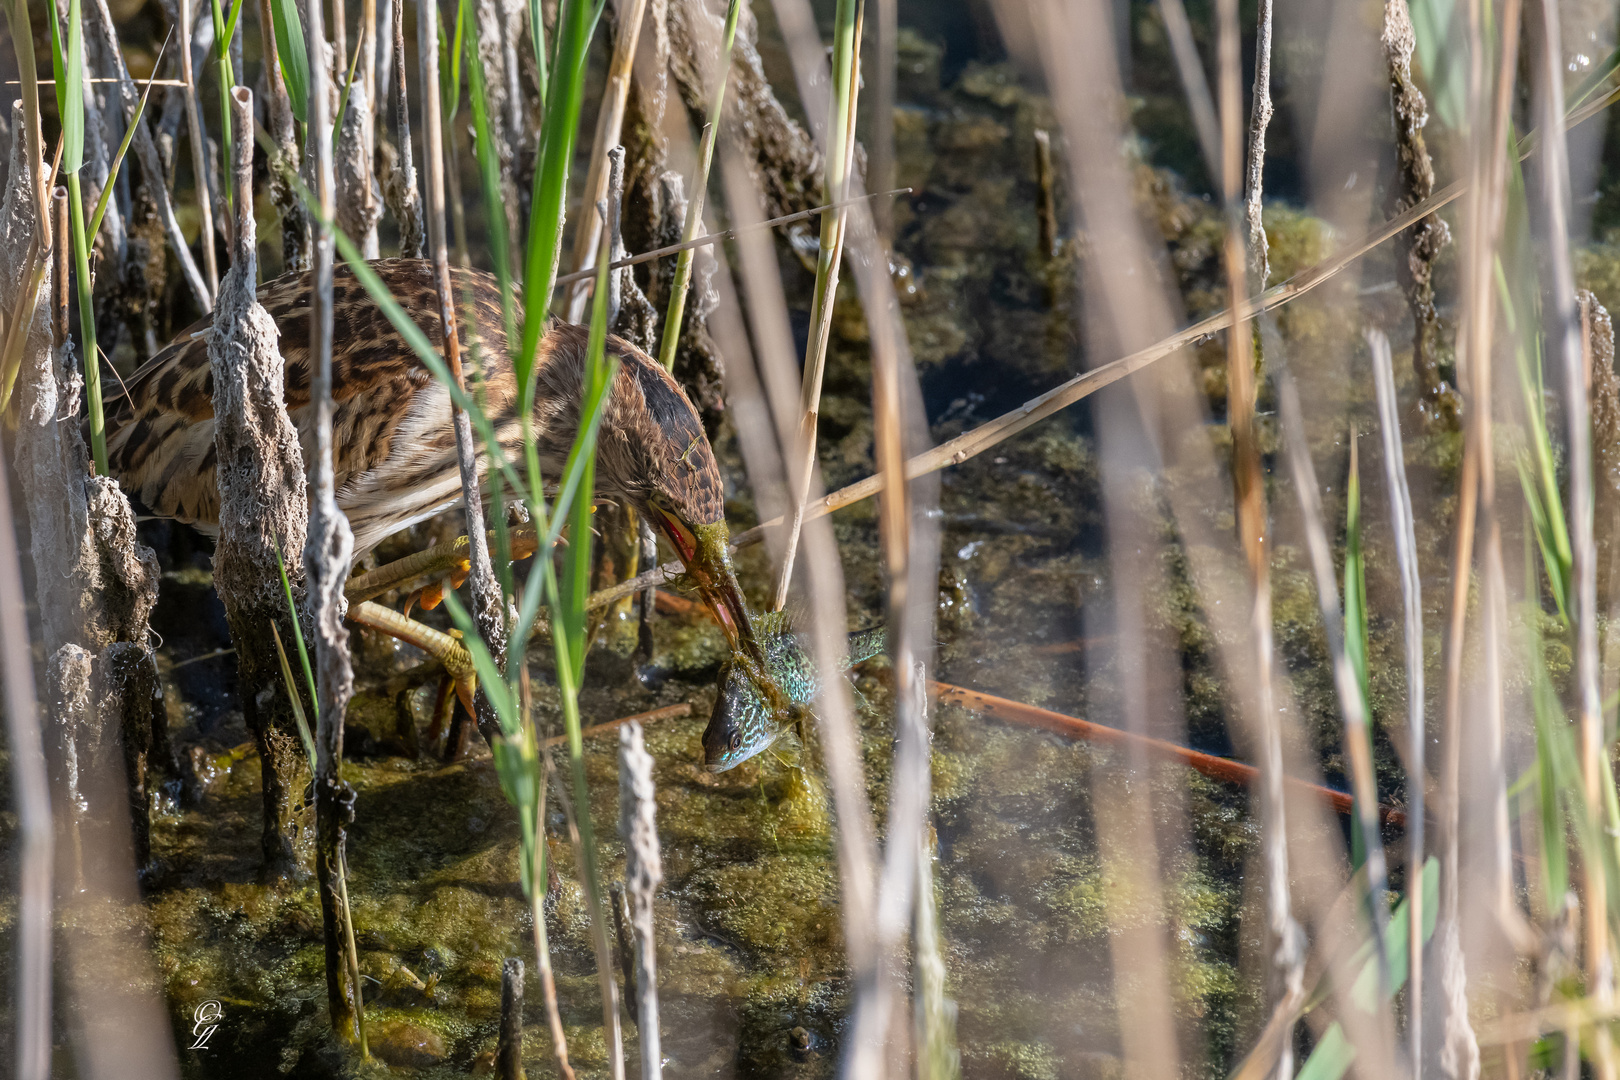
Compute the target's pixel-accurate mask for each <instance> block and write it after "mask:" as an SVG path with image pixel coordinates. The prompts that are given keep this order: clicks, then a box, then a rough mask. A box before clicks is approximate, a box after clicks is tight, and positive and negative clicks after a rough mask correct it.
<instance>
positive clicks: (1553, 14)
mask: <svg viewBox="0 0 1620 1080" xmlns="http://www.w3.org/2000/svg"><path fill="white" fill-rule="evenodd" d="M1536 6H1537V8H1538V9H1539V10H1540V14H1541V20H1540V23H1541V34H1540V38H1539V44H1540V46H1541V48H1540V50H1539V53H1540V55H1539V57H1537V58H1536V62H1534V63H1533V64H1532V67H1533V69H1534V70H1535V72H1536V74H1537V76H1538V78H1537V80H1536V82H1537V86H1536V90H1537V94H1536V97H1537V98H1538V99H1539V104H1540V113H1541V123H1542V127H1543V128H1544V129H1545V130H1546V131H1548V132H1549V133H1550V137H1548V138H1547V139H1546V140H1545V141H1544V145H1543V148H1542V153H1541V183H1540V185H1539V186H1540V187H1541V190H1542V193H1543V197H1544V199H1545V206H1544V208H1543V211H1542V213H1543V215H1544V217H1543V225H1544V227H1545V230H1546V238H1545V245H1546V246H1545V249H1544V250H1545V259H1546V265H1547V267H1548V270H1549V271H1550V276H1551V281H1550V282H1549V287H1548V294H1549V295H1548V300H1547V304H1546V314H1545V316H1544V319H1545V323H1546V329H1545V332H1546V335H1547V352H1548V353H1549V354H1550V355H1551V356H1552V357H1553V358H1554V359H1555V362H1557V363H1560V364H1561V365H1562V367H1563V375H1564V402H1563V405H1564V408H1563V413H1564V419H1565V421H1566V423H1568V425H1569V435H1568V438H1569V443H1568V447H1569V515H1568V521H1569V532H1570V547H1571V551H1572V554H1573V571H1574V582H1573V584H1574V590H1573V593H1574V595H1573V600H1574V604H1573V608H1574V610H1573V611H1572V612H1570V615H1571V620H1572V621H1573V623H1574V629H1575V675H1576V683H1577V700H1578V702H1579V707H1578V714H1579V718H1580V719H1579V726H1580V737H1579V753H1580V764H1581V780H1582V786H1583V794H1584V795H1585V799H1586V814H1587V819H1588V828H1589V829H1590V830H1591V835H1593V836H1601V835H1603V833H1604V831H1605V826H1606V809H1605V805H1604V794H1603V785H1604V783H1605V773H1606V772H1607V770H1606V768H1605V763H1604V760H1603V757H1604V755H1605V754H1607V753H1608V746H1607V739H1606V737H1605V734H1604V719H1603V695H1602V689H1601V686H1600V680H1601V678H1602V670H1601V661H1600V657H1599V654H1598V598H1597V592H1598V590H1597V539H1596V535H1595V529H1594V518H1595V504H1596V498H1595V494H1594V491H1595V480H1594V475H1593V472H1594V469H1593V465H1594V462H1593V450H1592V415H1591V412H1590V407H1589V399H1590V395H1589V393H1588V386H1589V383H1590V382H1591V378H1592V376H1591V373H1590V371H1589V369H1588V363H1587V362H1588V359H1589V356H1588V351H1587V349H1585V348H1583V335H1582V334H1581V332H1580V329H1579V327H1578V325H1577V318H1578V315H1577V312H1576V304H1575V301H1576V297H1575V273H1574V268H1573V266H1572V265H1571V263H1570V252H1569V198H1570V191H1569V149H1568V145H1567V142H1566V139H1565V138H1564V137H1562V136H1561V135H1560V134H1559V133H1558V128H1559V126H1560V120H1561V113H1562V111H1563V102H1564V74H1563V65H1564V60H1563V35H1562V30H1561V27H1560V25H1559V13H1558V8H1557V6H1556V5H1555V4H1552V3H1549V2H1547V0H1541V2H1540V3H1538V4H1537V5H1536ZM1582 850H1589V849H1586V848H1584V847H1583V849H1582ZM1599 850H1600V851H1601V845H1599ZM1585 878H1586V890H1587V895H1586V904H1585V906H1584V909H1583V914H1584V916H1585V923H1586V956H1585V960H1586V992H1587V994H1588V995H1589V996H1591V997H1592V998H1593V999H1594V1000H1595V1002H1596V1006H1597V1008H1598V1009H1599V1010H1603V1009H1607V1008H1609V1007H1610V1005H1611V1004H1612V1002H1613V1000H1614V961H1613V955H1612V951H1611V946H1610V943H1609V925H1608V918H1609V914H1608V902H1607V896H1606V884H1607V881H1606V878H1607V874H1606V872H1605V871H1604V869H1603V864H1602V862H1601V860H1600V861H1598V862H1597V863H1595V864H1593V865H1589V866H1588V867H1587V870H1586V875H1585ZM1592 1038H1593V1046H1594V1055H1593V1056H1594V1057H1595V1058H1596V1065H1597V1070H1598V1074H1599V1076H1600V1077H1602V1078H1604V1080H1613V1077H1614V1075H1615V1063H1614V1060H1613V1053H1614V1051H1613V1045H1612V1036H1611V1034H1610V1032H1609V1029H1608V1027H1607V1026H1606V1025H1602V1024H1600V1025H1598V1026H1597V1027H1596V1028H1594V1029H1593V1033H1592Z"/></svg>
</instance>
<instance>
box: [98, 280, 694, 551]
mask: <svg viewBox="0 0 1620 1080" xmlns="http://www.w3.org/2000/svg"><path fill="white" fill-rule="evenodd" d="M371 265H372V267H373V268H374V269H375V270H376V271H377V273H378V274H379V276H381V278H382V280H383V282H384V284H386V285H387V286H388V288H389V291H390V292H391V293H392V294H393V295H394V297H395V299H396V300H398V301H399V303H400V305H401V306H402V307H403V308H404V309H405V311H406V312H408V313H409V314H410V315H411V317H412V318H413V319H414V320H415V322H416V324H417V325H418V326H420V327H421V328H422V330H423V331H424V332H425V333H426V334H427V336H428V339H429V340H430V341H431V342H433V344H434V345H435V346H436V347H438V346H442V343H443V334H442V332H441V330H440V325H439V316H438V311H439V301H438V293H437V290H436V289H435V287H434V274H433V267H432V264H431V263H428V262H426V261H422V260H415V259H385V260H380V261H378V262H374V263H372V264H371ZM452 274H453V279H454V284H455V288H456V290H457V292H458V294H459V295H460V296H461V297H462V302H461V306H460V310H459V316H460V321H459V323H458V326H459V328H460V329H459V336H460V338H461V341H462V348H463V351H462V356H463V360H464V364H465V365H466V367H467V370H468V373H469V378H470V377H471V373H472V372H473V371H474V370H475V366H476V365H480V364H481V365H482V368H483V371H484V385H483V391H482V392H483V395H484V401H485V408H486V411H487V413H488V415H489V417H490V419H491V422H492V423H493V424H494V426H495V429H496V431H497V433H498V436H499V438H500V440H501V442H502V444H503V445H504V446H505V447H506V448H507V452H508V455H509V456H510V457H512V458H514V459H516V460H521V456H520V448H521V437H520V430H521V429H520V425H519V423H518V413H517V410H518V406H519V403H518V401H517V386H516V379H515V377H514V374H513V371H512V365H511V361H510V358H509V356H508V354H507V348H506V335H505V333H504V332H503V330H502V319H501V308H500V294H499V291H498V288H497V285H496V283H495V279H494V278H493V277H491V276H490V275H488V274H485V273H481V272H479V271H473V270H455V271H453V272H452ZM309 301H310V275H309V274H307V273H306V274H290V275H287V276H284V277H280V278H277V279H276V280H274V281H270V282H267V283H265V284H264V285H262V286H260V288H259V302H260V303H261V304H263V305H264V307H265V309H266V310H267V311H268V312H269V313H270V316H271V318H272V319H274V320H275V322H276V325H277V327H278V328H279V329H280V332H281V353H282V356H283V358H284V359H285V361H286V390H285V393H286V401H287V408H288V412H289V413H290V414H291V416H292V420H293V424H294V425H295V426H296V427H297V429H298V433H299V438H300V440H301V441H302V442H303V445H304V453H305V459H306V461H307V460H308V458H309V456H310V454H311V452H312V448H313V445H314V433H313V430H312V428H311V425H312V424H313V422H314V416H313V410H312V409H311V408H310V407H309V381H310V362H309V360H310V357H309V329H310V327H309V310H310V307H309ZM333 305H334V311H333V334H332V338H333V343H334V344H333V351H332V384H333V398H334V403H335V406H336V411H335V416H334V419H333V427H334V432H333V434H334V440H333V442H334V445H335V447H336V453H337V460H336V463H335V465H336V473H337V476H336V481H337V499H338V506H339V507H340V508H341V509H342V510H343V511H344V512H345V513H346V514H347V515H348V517H349V522H350V525H351V526H352V528H353V529H354V538H355V544H354V550H355V552H356V553H357V554H358V553H361V552H364V551H367V550H368V549H370V548H371V547H372V546H373V545H375V544H376V543H377V542H378V541H380V540H382V539H383V538H384V537H386V536H388V535H389V534H391V533H393V532H396V531H398V530H399V529H402V528H405V527H406V526H408V525H411V524H413V523H415V522H418V521H421V520H424V519H425V518H428V517H431V516H432V515H434V514H436V513H438V512H440V511H442V510H444V509H446V508H448V507H449V506H451V505H453V504H454V503H455V502H456V501H457V500H459V499H460V498H461V479H460V474H459V472H458V470H457V465H456V448H455V435H454V431H453V429H452V427H451V419H450V397H449V394H448V392H447V391H446V390H445V388H444V387H443V386H442V385H441V384H439V383H438V382H437V381H436V380H435V379H434V378H433V376H432V374H431V373H430V372H429V371H428V369H427V368H426V367H425V366H423V364H422V363H421V361H420V360H419V359H417V357H416V354H415V353H414V352H413V351H412V350H411V348H410V346H409V345H407V344H406V343H405V341H404V339H403V338H402V337H401V336H400V334H399V332H398V331H397V330H395V329H394V327H393V325H392V324H391V323H390V322H389V321H388V319H387V317H386V316H385V315H384V314H383V312H382V310H381V309H380V308H379V307H378V306H377V305H376V304H375V303H373V302H372V300H371V298H370V297H369V296H368V295H367V293H366V291H365V289H364V288H363V287H362V286H361V284H360V282H359V281H358V280H356V278H355V277H354V274H353V273H352V272H351V271H350V270H349V269H348V268H347V267H344V266H339V267H338V268H337V272H336V275H335V281H334V287H333ZM210 326H211V323H210V322H209V321H208V320H204V321H202V322H199V323H197V324H195V325H193V326H192V327H190V328H188V329H187V330H186V331H185V332H184V333H182V334H181V335H180V336H179V337H178V338H176V340H175V341H174V342H173V343H171V344H170V345H169V346H168V347H166V348H165V349H163V350H162V351H161V352H159V353H158V354H157V355H156V356H154V357H153V358H152V359H151V361H150V362H148V363H147V364H146V365H144V366H143V367H142V368H141V369H140V370H139V371H137V372H136V373H135V375H134V376H132V377H131V378H130V379H129V381H128V391H127V394H126V395H125V396H124V397H123V398H122V399H121V400H117V401H112V402H109V415H108V417H107V453H108V460H109V465H110V467H111V470H112V472H113V475H114V476H116V477H117V478H118V480H119V481H120V482H121V483H122V484H123V486H124V487H125V489H126V490H128V491H129V492H130V494H131V495H133V496H135V497H136V498H138V499H139V500H140V501H141V502H142V503H144V504H145V505H146V507H147V508H148V509H149V510H150V511H151V512H152V513H155V514H158V515H160V516H163V517H171V518H175V519H178V520H180V521H184V522H187V523H189V524H192V525H195V526H197V527H198V528H199V529H201V530H203V531H204V532H209V533H213V532H216V531H217V529H218V516H219V493H218V488H217V486H216V481H215V450H214V408H213V390H214V386H213V382H214V380H213V371H212V369H211V367H210V364H209V359H208V340H207V332H208V331H209V329H210ZM586 338H587V332H586V330H585V328H584V327H580V326H573V325H569V324H565V323H553V324H552V325H551V326H550V327H549V328H548V330H547V332H546V334H545V336H544V338H543V339H542V341H541V344H540V349H539V355H538V357H537V359H536V363H535V378H536V379H537V383H536V386H535V407H534V430H535V434H536V437H537V441H538V443H539V447H540V462H541V468H542V471H543V473H544V475H545V476H546V477H547V478H548V479H549V480H555V479H556V478H557V477H558V476H559V475H560V473H561V472H562V468H563V463H564V460H565V459H566V456H567V453H568V449H569V447H570V446H571V445H572V443H573V440H574V435H575V431H576V428H577V426H578V420H579V406H580V396H581V393H580V392H581V383H582V380H583V375H584V363H585V352H586ZM608 350H609V352H610V353H612V354H614V355H617V356H618V357H619V359H620V362H621V366H620V368H619V374H618V377H617V379H616V380H615V382H614V386H613V393H612V397H611V399H610V403H609V406H608V412H607V415H606V416H605V417H604V422H603V425H602V428H601V432H600V435H599V442H598V460H597V470H596V477H597V480H596V484H597V492H598V493H599V494H601V495H603V496H607V497H612V498H620V499H624V500H626V501H627V502H629V503H630V504H631V505H632V506H634V507H636V508H637V509H638V510H641V511H642V512H644V513H646V512H648V511H649V504H650V503H662V504H663V505H665V506H666V507H667V508H668V509H669V510H671V511H673V513H674V514H675V516H676V517H677V518H678V519H679V520H680V521H682V522H683V523H684V524H686V525H687V526H709V525H713V524H714V523H717V522H722V521H723V520H724V506H723V488H722V484H721V479H720V473H719V469H718V467H717V466H716V464H715V460H714V454H713V451H712V450H711V448H710V446H709V441H708V439H707V438H706V437H705V436H704V433H703V426H702V423H701V422H700V421H699V419H698V415H697V413H696V411H695V410H694V409H693V408H692V404H691V402H690V401H688V400H687V398H686V395H685V394H684V393H682V391H681V389H680V387H679V385H678V384H677V383H676V382H675V381H674V379H672V378H671V377H670V376H669V374H668V373H666V372H665V371H664V370H663V368H661V367H659V366H658V364H657V363H655V362H654V361H652V360H651V359H650V358H648V357H647V356H646V355H645V354H644V353H642V352H641V351H640V350H638V349H636V348H635V347H634V346H632V345H630V344H629V343H627V342H625V341H622V340H620V339H618V338H613V337H610V338H609V339H608ZM480 449H481V447H480ZM483 465H484V463H483V462H482V461H481V462H480V471H482V469H483ZM650 516H651V517H652V519H653V520H654V521H655V523H659V524H660V525H661V526H664V525H665V523H663V522H662V521H661V519H660V518H659V517H658V516H657V515H656V514H651V515H650ZM665 527H666V528H667V526H665Z"/></svg>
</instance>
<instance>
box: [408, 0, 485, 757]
mask: <svg viewBox="0 0 1620 1080" xmlns="http://www.w3.org/2000/svg"><path fill="white" fill-rule="evenodd" d="M436 20H437V8H436V6H435V5H434V3H433V2H432V0H421V3H420V4H418V6H417V15H416V51H417V57H418V60H419V61H420V63H421V72H422V88H423V89H422V116H423V127H424V129H425V130H426V134H427V152H426V154H425V155H424V167H425V168H426V170H427V188H428V194H427V208H426V209H427V222H428V242H429V244H430V246H431V247H432V249H433V266H434V270H435V277H436V282H437V285H438V289H439V320H440V326H441V328H442V332H443V335H444V358H445V363H446V365H447V366H448V367H449V368H450V374H451V377H453V378H454V379H455V380H456V383H457V384H458V385H460V386H462V387H463V388H465V385H466V380H465V378H464V376H463V374H462V364H461V340H460V337H459V335H458V333H457V329H456V297H455V293H454V290H453V288H452V286H451V283H450V255H449V250H448V245H447V242H446V238H445V221H444V210H445V204H444V174H445V167H444V162H445V156H444V108H443V104H442V103H441V102H440V100H439V50H438V32H437V29H436V26H435V23H436ZM454 423H455V431H456V460H457V464H458V465H459V466H460V469H461V491H462V497H463V503H464V506H465V509H466V516H467V536H468V537H470V538H471V542H470V543H469V545H468V556H469V561H470V564H471V567H470V573H469V575H468V577H469V579H470V580H471V582H472V601H473V602H472V605H471V606H472V609H473V615H474V617H475V618H476V619H477V621H478V632H479V634H480V636H482V637H483V639H484V644H485V645H486V646H487V647H488V648H489V653H490V656H492V657H494V659H495V662H496V664H498V665H501V666H503V667H504V666H505V663H506V637H507V626H506V612H505V608H504V606H503V603H502V600H501V587H500V581H499V580H498V579H497V578H496V576H495V564H494V563H493V562H492V561H491V559H490V555H489V539H488V537H487V536H486V535H485V532H484V505H483V499H482V496H481V494H480V491H479V476H478V459H477V451H476V449H475V448H474V445H473V435H472V421H471V420H470V419H469V418H468V416H467V413H466V410H464V409H461V408H459V407H457V408H455V411H454ZM476 704H477V708H478V718H477V719H478V729H479V731H480V732H482V733H483V735H484V738H485V740H486V741H490V742H492V741H493V739H494V738H495V736H496V733H497V732H498V731H499V730H500V726H499V723H498V721H497V719H496V717H495V714H494V711H493V709H492V708H490V705H489V701H488V699H487V698H486V697H485V696H484V695H483V694H481V693H480V694H479V695H478V698H477V702H476Z"/></svg>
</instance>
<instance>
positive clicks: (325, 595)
mask: <svg viewBox="0 0 1620 1080" xmlns="http://www.w3.org/2000/svg"><path fill="white" fill-rule="evenodd" d="M333 9H334V12H333V13H334V15H335V16H336V20H335V21H336V22H337V24H338V25H339V26H341V24H342V12H343V5H342V3H341V2H338V3H335V4H334V5H333ZM307 17H308V20H309V23H308V26H307V27H306V33H307V35H308V43H309V69H310V86H309V139H308V145H309V146H310V147H311V148H312V150H313V161H312V164H313V166H314V174H315V199H316V203H317V206H318V207H319V220H317V221H316V223H315V267H314V270H315V273H314V281H313V283H312V285H313V288H312V292H311V296H310V317H309V327H310V330H309V335H310V341H309V351H310V359H311V367H312V369H313V370H312V371H311V372H310V380H309V396H310V401H311V403H312V404H313V405H314V428H315V467H314V468H313V469H311V470H310V473H311V477H312V480H313V484H312V487H313V489H314V490H313V492H312V493H311V496H310V516H309V536H308V539H307V540H306V541H305V544H304V568H305V573H306V574H307V575H308V581H309V593H308V600H307V604H306V606H307V608H308V612H309V621H310V624H311V625H312V626H313V627H314V632H315V633H314V636H315V682H316V697H317V700H318V703H319V704H318V712H317V715H316V734H315V752H316V765H315V774H316V775H315V829H316V841H315V876H316V884H317V886H318V887H319V891H320V898H321V917H322V918H321V921H322V924H323V928H324V931H325V938H326V991H327V1006H328V1009H329V1011H330V1022H331V1024H332V1028H333V1030H334V1031H336V1032H337V1033H338V1034H339V1035H340V1036H341V1037H343V1038H345V1039H352V1040H353V1041H355V1042H356V1043H358V1045H359V1047H360V1052H361V1054H362V1055H363V1054H364V1053H365V1051H366V1029H365V1020H364V1005H363V1002H362V999H361V992H360V972H359V970H358V965H357V964H356V962H355V949H354V927H353V925H352V923H351V921H350V918H349V901H348V887H347V884H346V883H345V881H344V878H345V876H346V874H345V856H344V847H345V839H346V838H345V832H346V826H347V825H348V824H349V822H351V821H353V819H354V791H353V789H352V788H350V787H349V786H348V784H347V783H345V782H344V780H343V774H342V765H343V722H344V717H345V715H347V712H348V707H349V698H350V697H351V696H352V694H353V692H354V671H353V669H352V668H351V667H350V664H349V634H348V630H347V628H346V627H345V626H344V625H343V616H344V610H345V607H346V606H347V605H346V604H345V602H344V598H343V583H344V580H345V579H346V578H347V577H348V576H349V563H350V561H351V559H352V558H353V555H354V534H353V533H352V532H350V530H349V520H348V518H346V517H345V516H344V515H343V512H342V511H341V510H339V509H338V505H337V494H336V483H335V475H334V468H333V460H334V448H333V431H332V413H333V408H334V406H333V399H332V322H333V311H332V254H333V240H332V217H333V209H334V207H333V204H334V201H335V192H334V187H335V179H334V176H333V171H334V170H333V162H332V118H331V115H330V112H329V105H330V101H329V97H328V95H329V84H328V81H327V70H326V63H325V54H326V32H325V27H324V25H323V20H322V13H321V5H320V3H318V2H315V3H311V4H309V5H308V7H307ZM249 175H250V176H251V173H250V174H249ZM340 935H341V937H340Z"/></svg>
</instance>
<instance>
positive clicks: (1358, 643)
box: [1344, 431, 1372, 869]
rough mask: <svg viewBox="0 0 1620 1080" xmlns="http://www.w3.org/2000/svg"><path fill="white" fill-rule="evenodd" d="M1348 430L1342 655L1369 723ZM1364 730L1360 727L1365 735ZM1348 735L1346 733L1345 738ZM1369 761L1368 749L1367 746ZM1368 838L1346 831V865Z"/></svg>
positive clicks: (1357, 862) (1363, 592) (1357, 493)
mask: <svg viewBox="0 0 1620 1080" xmlns="http://www.w3.org/2000/svg"><path fill="white" fill-rule="evenodd" d="M1354 440H1355V433H1354V432H1353V431H1352V432H1351V447H1350V475H1349V478H1348V480H1347V482H1346V485H1345V522H1344V532H1345V537H1344V658H1345V661H1346V662H1347V663H1349V665H1350V670H1351V671H1352V672H1353V673H1354V675H1355V678H1356V692H1357V693H1359V694H1360V695H1361V715H1362V716H1364V717H1366V718H1367V723H1368V724H1369V725H1370V724H1371V723H1372V701H1371V697H1372V695H1371V694H1370V693H1369V684H1368V678H1367V567H1366V561H1365V559H1364V557H1363V555H1362V551H1361V468H1360V463H1359V458H1358V456H1357V454H1356V449H1355V441H1354ZM1366 731H1367V729H1366V728H1365V727H1363V728H1362V734H1363V735H1364V736H1365V734H1366ZM1349 735H1350V733H1349V732H1347V737H1348V736H1349ZM1367 755H1368V758H1369V760H1370V759H1371V757H1372V748H1371V747H1368V748H1367ZM1367 843H1368V838H1367V837H1366V836H1364V835H1362V830H1361V829H1360V828H1352V829H1351V830H1350V865H1351V866H1352V867H1353V868H1356V869H1359V868H1360V867H1361V866H1362V865H1363V864H1364V863H1365V862H1366V861H1367Z"/></svg>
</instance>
